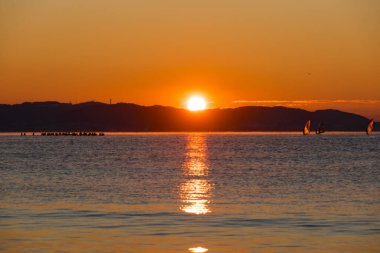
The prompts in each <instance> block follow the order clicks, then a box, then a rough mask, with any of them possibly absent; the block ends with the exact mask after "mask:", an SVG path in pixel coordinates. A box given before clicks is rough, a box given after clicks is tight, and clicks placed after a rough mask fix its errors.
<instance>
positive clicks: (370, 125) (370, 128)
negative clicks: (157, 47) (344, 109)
mask: <svg viewBox="0 0 380 253" xmlns="http://www.w3.org/2000/svg"><path fill="white" fill-rule="evenodd" d="M372 130H373V119H371V120H370V121H369V123H368V126H367V130H366V133H367V134H370V133H371V132H372Z"/></svg>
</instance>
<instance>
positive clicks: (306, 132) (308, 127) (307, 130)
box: [303, 120, 311, 135]
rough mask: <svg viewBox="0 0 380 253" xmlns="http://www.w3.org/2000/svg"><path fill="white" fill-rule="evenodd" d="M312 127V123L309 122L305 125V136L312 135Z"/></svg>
mask: <svg viewBox="0 0 380 253" xmlns="http://www.w3.org/2000/svg"><path fill="white" fill-rule="evenodd" d="M310 125H311V121H310V120H308V121H307V122H306V124H305V127H304V128H303V134H304V135H307V134H309V133H310Z"/></svg>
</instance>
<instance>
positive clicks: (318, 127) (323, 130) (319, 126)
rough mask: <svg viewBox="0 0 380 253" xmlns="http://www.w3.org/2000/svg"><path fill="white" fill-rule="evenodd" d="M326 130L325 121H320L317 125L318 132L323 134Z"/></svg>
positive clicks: (316, 130) (316, 131)
mask: <svg viewBox="0 0 380 253" xmlns="http://www.w3.org/2000/svg"><path fill="white" fill-rule="evenodd" d="M324 132H325V125H324V124H323V122H320V123H319V124H318V126H317V129H315V133H316V134H323V133H324Z"/></svg>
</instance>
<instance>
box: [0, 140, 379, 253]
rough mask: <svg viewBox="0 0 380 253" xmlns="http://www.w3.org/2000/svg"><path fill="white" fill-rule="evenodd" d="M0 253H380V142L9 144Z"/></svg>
mask: <svg viewBox="0 0 380 253" xmlns="http://www.w3.org/2000/svg"><path fill="white" fill-rule="evenodd" d="M0 251H1V252H159V253H160V252H379V251H380V135H378V134H374V135H371V136H366V135H363V134H325V135H320V136H317V135H310V136H302V135H299V134H298V133H297V134H233V133H228V134H224V133H221V134H207V133H205V134H203V133H189V134H186V133H181V134H120V135H106V136H104V137H68V136H62V137H58V136H57V137H54V136H46V137H41V136H34V137H32V136H26V137H24V136H23V137H21V136H11V135H2V136H0Z"/></svg>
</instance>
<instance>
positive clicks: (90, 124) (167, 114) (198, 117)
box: [0, 102, 377, 132]
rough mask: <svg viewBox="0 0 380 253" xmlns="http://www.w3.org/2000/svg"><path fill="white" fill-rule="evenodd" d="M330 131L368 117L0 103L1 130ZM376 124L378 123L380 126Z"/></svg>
mask: <svg viewBox="0 0 380 253" xmlns="http://www.w3.org/2000/svg"><path fill="white" fill-rule="evenodd" d="M309 119H310V120H311V121H312V130H314V129H315V128H316V127H317V125H318V123H319V122H323V123H324V127H325V129H326V130H327V131H365V129H366V127H367V124H368V122H369V120H368V119H367V118H365V117H362V116H359V115H356V114H352V113H347V112H342V111H338V110H319V111H315V112H309V111H306V110H301V109H295V108H286V107H262V106H246V107H239V108H234V109H210V110H206V111H202V112H189V111H187V110H185V109H178V108H173V107H165V106H158V105H155V106H140V105H136V104H127V103H118V104H104V103H99V102H87V103H81V104H66V103H58V102H34V103H30V102H27V103H22V104H15V105H0V131H1V132H19V131H35V132H38V131H301V130H302V129H303V126H304V124H305V122H306V121H307V120H309ZM376 125H377V123H375V127H376Z"/></svg>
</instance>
